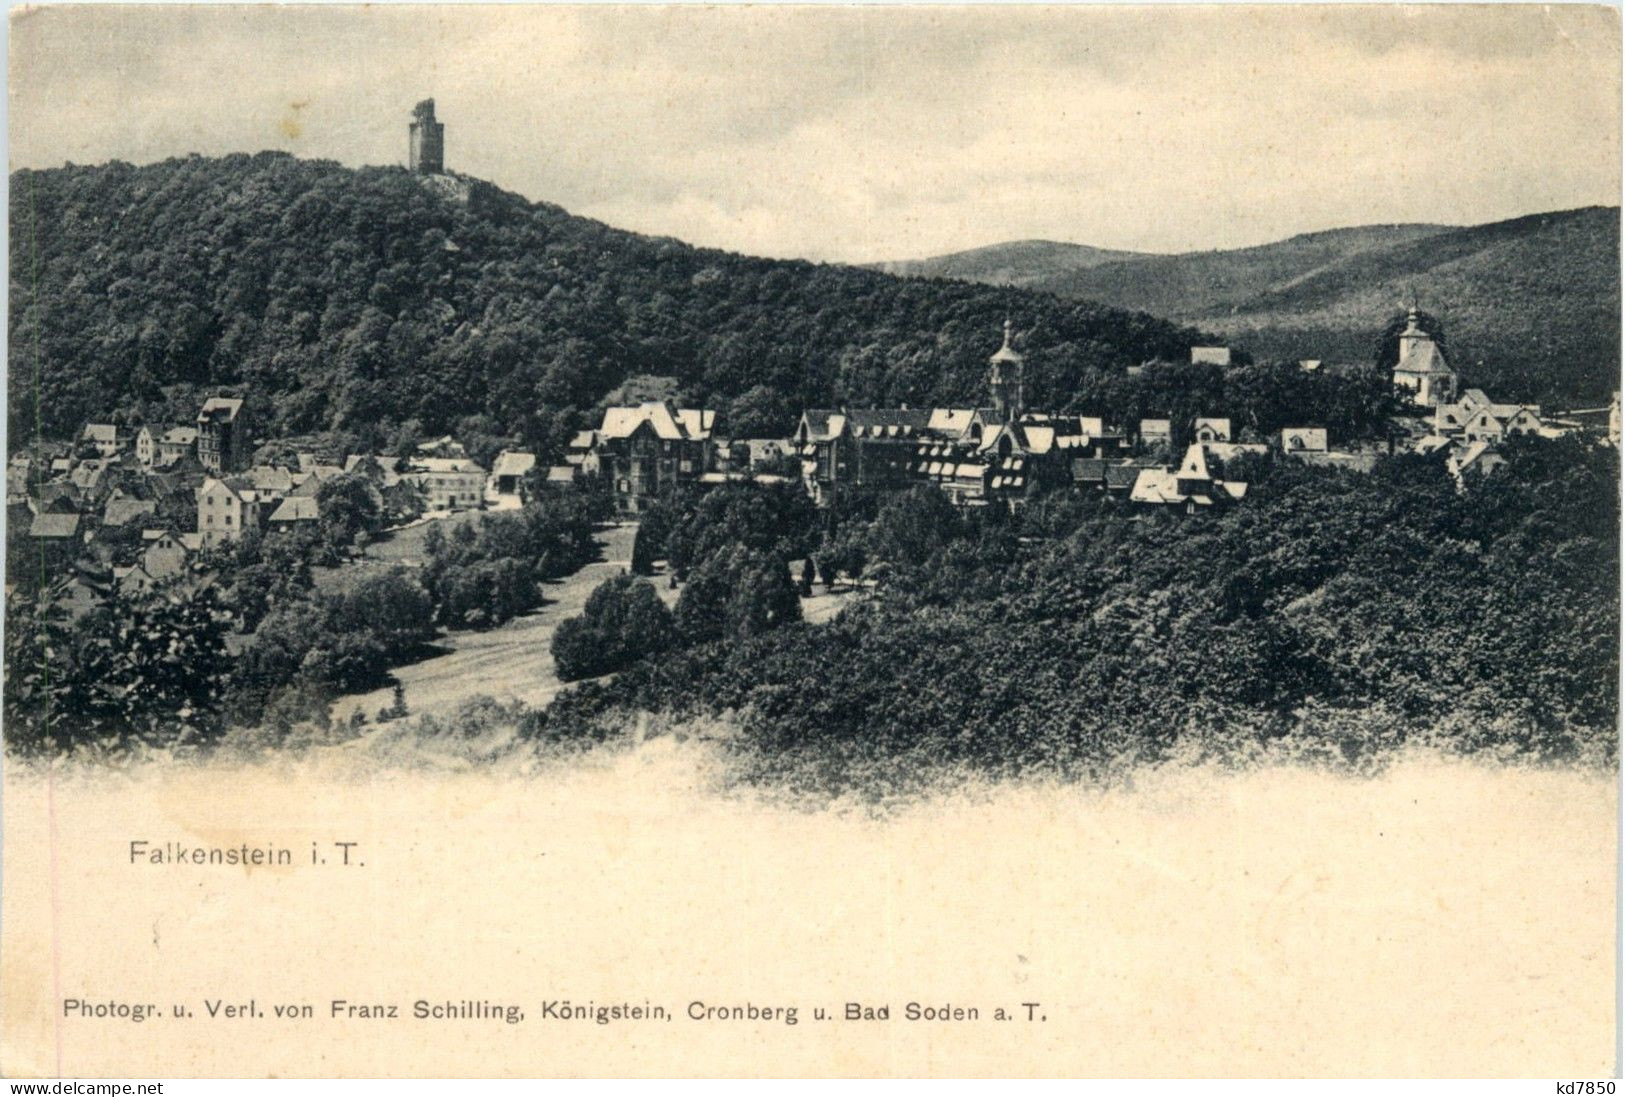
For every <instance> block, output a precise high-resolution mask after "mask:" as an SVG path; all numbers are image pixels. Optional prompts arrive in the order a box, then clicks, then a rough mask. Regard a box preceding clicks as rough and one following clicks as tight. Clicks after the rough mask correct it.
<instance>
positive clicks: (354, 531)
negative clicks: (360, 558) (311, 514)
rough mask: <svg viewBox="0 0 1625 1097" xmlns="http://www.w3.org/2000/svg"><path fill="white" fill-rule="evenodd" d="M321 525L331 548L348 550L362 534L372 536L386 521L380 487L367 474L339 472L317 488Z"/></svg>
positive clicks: (341, 551)
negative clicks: (341, 474) (344, 474)
mask: <svg viewBox="0 0 1625 1097" xmlns="http://www.w3.org/2000/svg"><path fill="white" fill-rule="evenodd" d="M316 511H317V514H318V515H319V516H320V517H319V519H318V521H317V526H318V528H319V529H320V531H321V535H322V540H323V542H324V543H325V544H326V545H327V547H328V549H329V551H330V552H332V553H334V554H340V555H342V554H344V553H347V552H349V551H350V550H351V549H352V548H353V547H354V546H355V544H356V541H357V539H358V538H370V537H371V536H372V535H373V534H375V533H377V532H378V530H379V529H380V528H381V526H382V525H383V506H382V504H381V502H380V500H379V497H378V489H377V488H375V487H373V486H372V484H370V483H369V482H368V481H367V480H366V478H365V477H362V476H357V475H354V474H351V475H346V476H335V477H333V478H332V479H331V480H328V481H326V482H324V483H323V484H322V485H321V487H319V488H317V489H316Z"/></svg>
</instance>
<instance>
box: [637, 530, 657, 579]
mask: <svg viewBox="0 0 1625 1097" xmlns="http://www.w3.org/2000/svg"><path fill="white" fill-rule="evenodd" d="M654 573H655V561H654V553H653V552H651V551H650V549H649V538H648V537H646V536H645V535H644V533H643V527H642V526H641V525H640V526H638V529H637V532H636V533H634V534H633V535H632V574H633V575H653V574H654Z"/></svg>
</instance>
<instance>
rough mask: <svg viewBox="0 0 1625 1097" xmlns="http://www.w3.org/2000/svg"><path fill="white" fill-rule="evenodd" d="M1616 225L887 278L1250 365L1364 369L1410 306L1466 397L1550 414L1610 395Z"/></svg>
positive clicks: (978, 257) (934, 265)
mask: <svg viewBox="0 0 1625 1097" xmlns="http://www.w3.org/2000/svg"><path fill="white" fill-rule="evenodd" d="M1619 232H1620V229H1619V210H1618V208H1617V207H1589V208H1586V209H1577V210H1564V211H1560V212H1553V213H1541V214H1534V215H1531V216H1527V217H1518V218H1514V219H1512V220H1509V221H1497V222H1492V223H1490V224H1485V225H1473V226H1469V227H1465V228H1455V227H1451V226H1446V225H1366V226H1362V227H1358V228H1349V229H1335V230H1332V231H1329V232H1317V233H1311V234H1308V235H1304V236H1294V237H1292V238H1291V239H1288V240H1282V241H1279V242H1277V243H1273V244H1265V245H1261V246H1258V247H1250V248H1237V249H1233V250H1226V251H1205V252H1188V253H1185V254H1181V255H1143V254H1140V255H1136V254H1120V253H1111V252H1100V251H1097V250H1096V249H1092V248H1078V247H1076V246H1075V245H1070V244H1053V243H1044V242H1042V241H1029V242H1026V243H1022V244H1013V245H1001V246H995V247H991V248H981V249H978V250H976V251H973V252H962V253H959V254H957V255H949V256H942V257H940V258H937V259H932V260H924V261H921V262H917V263H893V264H886V265H885V269H887V270H890V271H893V272H895V273H900V274H901V273H910V274H919V275H936V276H946V277H956V278H966V279H970V280H973V281H978V282H989V283H997V284H1014V285H1018V286H1024V287H1026V288H1029V289H1035V290H1044V291H1047V292H1051V293H1056V294H1059V295H1061V296H1062V297H1067V298H1074V299H1079V300H1089V301H1100V302H1104V303H1106V304H1111V305H1116V306H1118V307H1120V308H1132V309H1144V310H1145V311H1147V312H1152V313H1155V314H1156V315H1158V316H1167V317H1170V318H1173V319H1177V320H1180V321H1183V322H1185V323H1191V324H1198V325H1201V326H1203V327H1207V328H1211V329H1212V330H1214V331H1217V332H1220V333H1221V334H1223V335H1225V336H1226V337H1227V338H1230V339H1234V340H1236V341H1239V342H1240V343H1242V344H1244V345H1246V346H1247V347H1248V349H1250V350H1251V351H1252V352H1253V354H1254V355H1255V356H1257V357H1259V358H1289V359H1294V360H1296V359H1300V358H1319V359H1323V360H1326V361H1334V362H1366V361H1369V360H1370V357H1369V355H1370V350H1369V348H1370V342H1371V333H1372V332H1373V331H1374V330H1375V329H1376V328H1377V327H1379V326H1380V325H1381V324H1382V322H1383V321H1384V320H1385V319H1386V318H1387V317H1388V316H1390V315H1391V314H1392V313H1393V311H1394V309H1395V308H1396V307H1397V305H1398V304H1399V303H1400V302H1402V301H1409V300H1410V299H1411V298H1412V296H1413V295H1416V296H1419V297H1420V300H1421V304H1422V307H1423V308H1425V309H1428V310H1430V311H1432V312H1434V313H1435V314H1436V315H1437V316H1438V317H1439V318H1440V319H1441V320H1442V321H1443V322H1444V324H1445V325H1446V326H1447V327H1448V328H1449V329H1450V331H1451V333H1452V335H1453V336H1454V339H1455V343H1456V348H1457V351H1458V353H1457V355H1456V356H1455V357H1454V358H1452V360H1451V361H1452V362H1453V364H1454V365H1455V367H1456V368H1457V369H1458V370H1460V371H1461V372H1462V374H1463V376H1464V378H1465V380H1466V382H1467V384H1468V385H1471V386H1476V387H1480V388H1483V389H1486V390H1487V391H1489V392H1490V393H1491V394H1493V395H1495V396H1496V397H1497V398H1500V399H1505V400H1520V401H1534V402H1537V403H1543V404H1547V405H1550V406H1554V407H1573V406H1574V405H1575V404H1576V403H1585V404H1592V405H1595V404H1598V403H1606V402H1607V399H1608V396H1609V394H1610V393H1612V392H1613V391H1614V390H1615V389H1616V388H1618V387H1619V380H1618V378H1619V367H1620V360H1619V346H1620V326H1619V316H1620V294H1619Z"/></svg>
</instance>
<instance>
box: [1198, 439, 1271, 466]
mask: <svg viewBox="0 0 1625 1097" xmlns="http://www.w3.org/2000/svg"><path fill="white" fill-rule="evenodd" d="M1204 448H1205V449H1206V450H1207V455H1208V456H1209V457H1217V458H1218V459H1219V460H1221V461H1234V460H1235V459H1236V458H1237V457H1249V456H1250V457H1265V456H1268V454H1269V451H1270V448H1269V447H1268V446H1266V445H1264V444H1263V443H1262V442H1209V443H1207V444H1206V446H1205V447H1204Z"/></svg>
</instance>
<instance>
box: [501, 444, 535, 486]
mask: <svg viewBox="0 0 1625 1097" xmlns="http://www.w3.org/2000/svg"><path fill="white" fill-rule="evenodd" d="M535 467H536V455H535V454H534V453H521V452H519V451H517V450H509V449H505V450H503V451H502V452H501V453H499V454H497V459H496V460H495V461H494V462H492V464H491V485H492V487H493V489H494V490H495V492H496V494H497V495H499V496H502V495H507V496H514V497H517V496H518V495H519V485H520V484H522V483H523V482H524V479H525V477H526V476H528V475H529V474H530V471H531V470H532V469H534V468H535Z"/></svg>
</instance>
